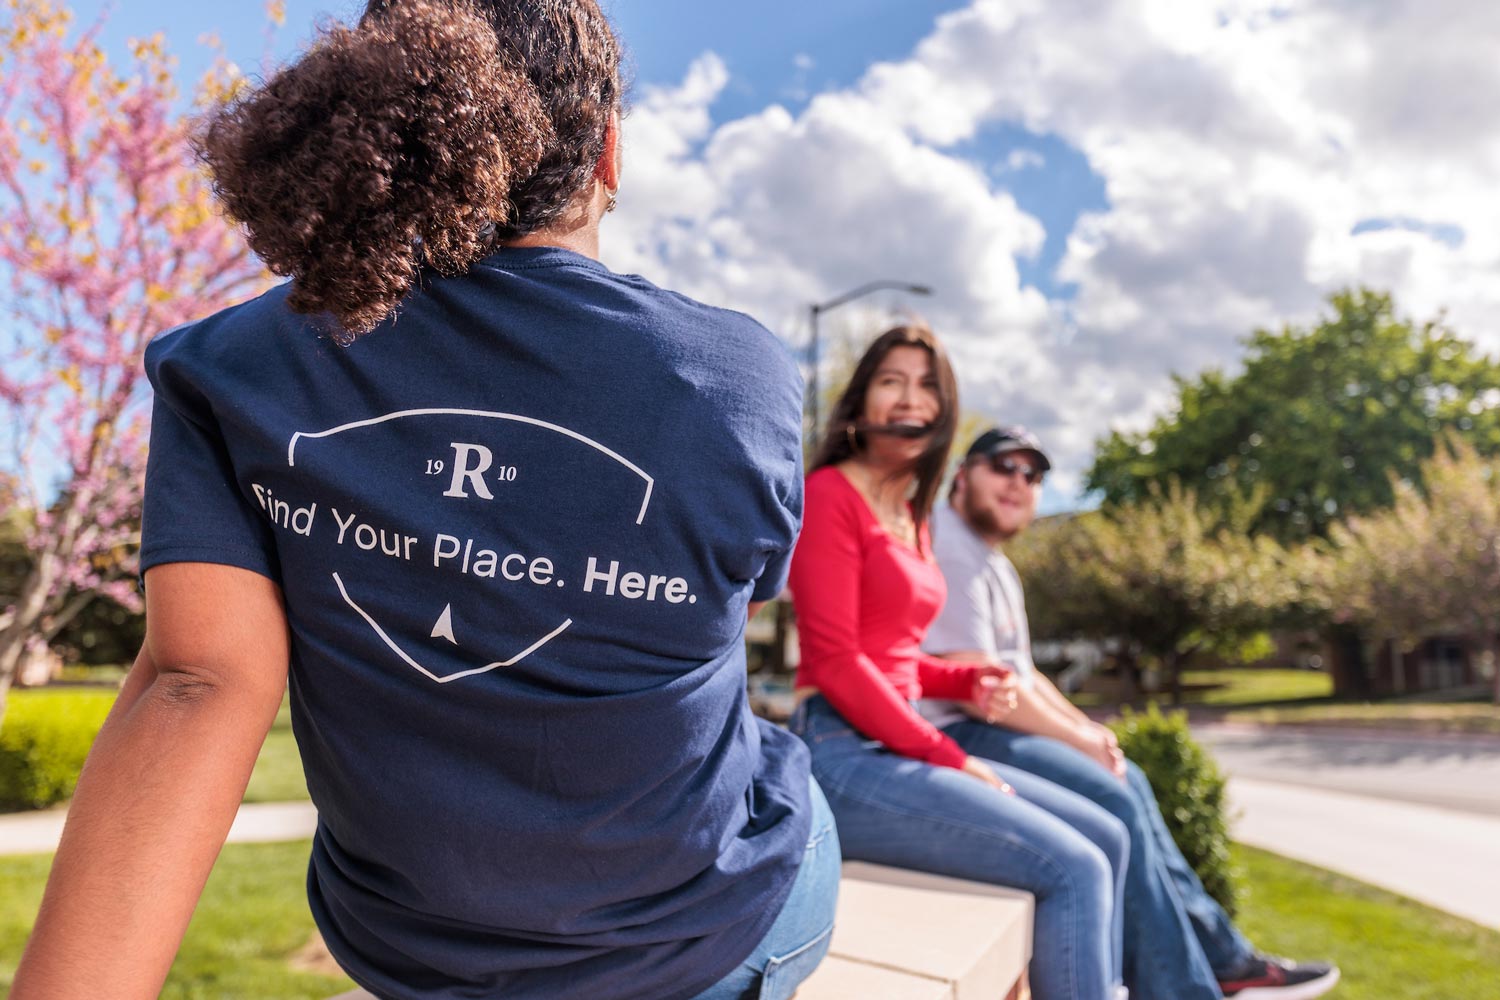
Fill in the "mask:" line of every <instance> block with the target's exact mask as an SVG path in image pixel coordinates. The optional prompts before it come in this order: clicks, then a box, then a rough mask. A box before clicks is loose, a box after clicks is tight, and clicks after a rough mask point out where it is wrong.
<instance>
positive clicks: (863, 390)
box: [810, 324, 958, 529]
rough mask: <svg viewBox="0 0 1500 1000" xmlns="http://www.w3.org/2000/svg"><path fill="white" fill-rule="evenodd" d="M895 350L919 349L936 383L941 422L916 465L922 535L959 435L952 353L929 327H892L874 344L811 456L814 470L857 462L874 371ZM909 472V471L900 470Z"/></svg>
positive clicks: (915, 508)
mask: <svg viewBox="0 0 1500 1000" xmlns="http://www.w3.org/2000/svg"><path fill="white" fill-rule="evenodd" d="M897 347H920V348H922V349H923V350H925V351H926V352H927V353H928V355H929V356H930V357H931V358H932V374H933V376H934V377H935V378H936V379H937V389H938V416H937V419H936V420H934V421H933V423H932V434H931V435H930V436H929V437H928V439H927V447H926V448H923V449H922V454H921V455H919V456H917V459H916V461H915V462H914V463H913V464H912V470H911V471H913V472H914V473H915V475H916V481H917V489H916V495H915V496H913V497H912V504H911V506H912V512H913V514H914V516H915V518H916V522H917V527H918V529H920V528H921V526H922V525H923V524H925V523H926V522H927V517H928V515H929V514H931V513H932V505H933V502H934V501H935V500H936V498H937V492H938V486H939V485H940V484H941V483H942V480H943V471H944V468H945V467H946V466H947V464H948V452H949V450H950V449H951V448H952V447H953V435H954V434H955V433H956V431H957V429H958V380H957V379H955V378H954V377H953V366H952V365H951V364H949V363H948V352H947V351H945V350H943V344H942V342H941V341H940V340H938V339H937V335H936V334H934V333H933V332H932V331H931V330H930V329H928V328H927V327H925V326H921V325H918V324H908V325H904V326H898V327H893V328H892V329H890V330H887V331H885V332H884V333H882V334H881V335H880V336H879V337H876V338H875V341H874V343H872V344H871V345H870V346H869V347H868V348H867V349H866V350H865V353H864V356H863V357H861V358H860V359H859V364H857V365H855V366H854V374H853V375H852V376H850V378H849V384H848V385H847V386H846V387H845V388H844V392H843V395H841V396H839V401H838V402H837V403H835V404H834V407H833V413H831V414H830V415H829V417H828V426H827V428H826V429H825V430H824V432H823V440H822V443H821V444H819V446H818V451H817V454H816V455H814V456H813V460H812V465H811V470H810V471H816V470H818V469H821V468H823V467H824V466H825V465H837V464H838V463H840V462H842V461H844V460H846V459H849V458H853V457H854V456H855V455H856V454H858V453H859V452H860V451H863V450H864V447H865V433H864V432H863V431H861V430H860V429H859V423H860V421H861V420H862V419H863V417H864V412H865V396H866V395H867V394H868V393H869V391H870V382H871V381H872V380H873V379H874V378H875V370H876V369H877V368H879V367H880V363H881V362H882V361H884V360H885V356H886V355H887V354H889V353H891V351H893V350H894V349H896V348H897ZM901 471H902V472H905V471H906V470H904V469H903V470H901Z"/></svg>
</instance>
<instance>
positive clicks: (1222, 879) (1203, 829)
mask: <svg viewBox="0 0 1500 1000" xmlns="http://www.w3.org/2000/svg"><path fill="white" fill-rule="evenodd" d="M1113 729H1114V731H1115V735H1116V736H1118V737H1119V739H1120V749H1122V750H1124V751H1125V756H1126V757H1128V758H1129V759H1130V760H1133V761H1135V763H1136V765H1137V766H1139V767H1140V769H1141V770H1142V771H1144V772H1146V777H1147V778H1149V779H1150V780H1151V788H1152V790H1153V791H1154V792H1156V801H1157V802H1159V803H1161V812H1162V818H1163V819H1165V820H1166V823H1167V829H1168V830H1170V831H1171V833H1172V839H1173V840H1175V841H1176V842H1177V847H1178V848H1179V849H1180V850H1181V851H1182V855H1183V857H1185V858H1187V861H1188V864H1190V865H1192V866H1193V870H1194V871H1195V872H1197V873H1198V878H1199V879H1201V880H1202V882H1203V888H1204V889H1206V890H1208V894H1209V895H1210V896H1212V897H1213V898H1214V899H1216V900H1218V902H1219V905H1220V906H1222V907H1224V909H1225V910H1226V911H1227V912H1228V913H1230V914H1233V913H1234V912H1235V910H1236V909H1237V904H1238V902H1239V894H1240V888H1239V884H1238V874H1237V873H1236V872H1235V871H1234V869H1233V866H1232V865H1231V864H1230V859H1229V827H1228V822H1227V820H1226V818H1225V815H1224V809H1225V806H1224V783H1225V779H1224V775H1223V773H1221V772H1220V771H1219V766H1218V764H1216V763H1214V759H1213V758H1212V757H1211V756H1209V754H1208V752H1207V751H1206V750H1204V749H1203V747H1202V746H1200V745H1199V744H1198V742H1197V741H1196V740H1194V739H1193V737H1192V734H1191V733H1190V732H1189V730H1188V722H1187V713H1185V712H1181V711H1177V712H1172V713H1171V714H1169V715H1162V713H1161V712H1160V711H1159V710H1158V709H1157V707H1156V704H1155V703H1154V702H1153V703H1152V704H1151V705H1150V707H1149V708H1148V709H1147V711H1145V712H1132V711H1131V710H1130V709H1128V708H1127V709H1125V712H1124V715H1123V717H1122V718H1121V719H1120V720H1119V721H1118V722H1116V723H1114V725H1113Z"/></svg>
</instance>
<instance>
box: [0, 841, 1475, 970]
mask: <svg viewBox="0 0 1500 1000" xmlns="http://www.w3.org/2000/svg"><path fill="white" fill-rule="evenodd" d="M307 852H308V844H307V842H306V841H303V842H300V843H291V844H253V845H252V844H243V845H230V846H229V847H226V848H225V849H224V854H223V856H222V857H221V858H220V860H219V864H218V866H217V867H216V868H215V869H214V874H213V877H212V878H211V879H210V880H209V883H208V889H207V891H206V892H205V894H204V897H203V902H202V903H201V904H200V905H199V907H198V913H197V915H196V916H195V917H194V918H193V924H192V927H191V928H190V929H189V931H188V935H187V939H186V941H185V942H184V943H183V948H182V951H181V953H180V954H179V956H178V959H177V964H176V965H175V966H173V969H172V976H171V979H170V980H169V981H168V984H167V988H166V990H165V991H164V992H163V993H162V996H163V997H165V998H168V1000H210V998H212V1000H240V998H244V1000H251V998H254V1000H262V998H265V997H276V998H278V1000H324V998H327V997H330V996H333V995H335V994H337V993H339V992H340V991H341V990H344V989H348V988H350V987H349V984H348V982H347V981H344V980H339V979H334V978H331V977H328V976H323V975H317V974H313V973H309V972H299V971H296V970H294V969H292V968H291V967H290V965H289V963H290V962H291V960H292V958H293V956H295V955H296V954H297V953H298V951H299V950H301V949H302V948H303V947H304V946H305V945H306V943H307V941H308V940H309V938H310V937H311V935H312V933H313V925H312V917H311V916H310V915H309V914H308V912H307V904H306V901H305V899H304V896H303V875H304V870H305V866H306V863H307ZM1235 860H1236V863H1237V864H1238V865H1239V866H1240V868H1241V869H1242V871H1244V873H1245V885H1246V886H1247V887H1248V888H1249V892H1248V893H1247V894H1246V898H1245V900H1244V903H1243V906H1242V909H1241V913H1240V919H1239V922H1240V926H1241V927H1242V928H1243V929H1244V930H1245V932H1246V933H1247V934H1248V935H1249V936H1250V939H1251V940H1253V941H1254V942H1255V943H1256V944H1257V945H1258V946H1259V947H1261V948H1263V949H1265V950H1267V951H1271V952H1275V953H1280V954H1286V955H1291V956H1293V957H1300V958H1328V959H1332V960H1333V961H1335V962H1337V963H1338V964H1339V966H1340V967H1341V968H1342V969H1343V973H1344V979H1343V983H1342V985H1340V986H1339V988H1338V989H1337V990H1336V991H1335V992H1334V993H1333V994H1331V995H1330V996H1331V1000H1457V998H1460V997H1462V998H1471V997H1472V998H1480V997H1500V932H1496V931H1491V930H1486V929H1484V928H1481V927H1477V926H1475V925H1474V924H1471V923H1468V922H1466V921H1463V920H1459V919H1458V918H1456V917H1450V916H1447V915H1446V914H1443V913H1439V912H1437V911H1435V910H1432V909H1429V908H1427V907H1425V906H1421V905H1419V904H1417V903H1413V902H1411V901H1410V900H1407V899H1403V898H1402V897H1399V896H1395V895H1392V894H1390V893H1388V892H1384V891H1382V890H1379V889H1374V888H1371V887H1370V886H1367V885H1364V884H1362V883H1359V882H1355V881H1353V880H1352V879H1347V878H1344V877H1342V876H1339V875H1333V874H1331V873H1329V872H1325V871H1321V870H1320V869H1317V868H1311V867H1308V866H1307V865H1302V864H1298V863H1297V862H1294V861H1288V860H1286V859H1284V858H1280V857H1277V856H1276V855H1274V854H1267V853H1265V852H1263V851H1257V850H1253V849H1251V848H1245V847H1241V848H1237V849H1236V852H1235ZM49 862H50V858H48V857H29V858H0V987H8V986H9V984H10V981H11V978H12V977H13V975H14V973H15V966H16V962H17V961H18V960H19V958H20V952H21V946H22V943H23V942H24V940H25V937H26V934H27V929H28V928H29V927H30V924H31V920H32V918H33V916H34V915H35V913H36V907H37V904H38V902H39V900H40V899H41V893H42V882H43V879H44V878H45V877H46V871H47V865H48V864H49Z"/></svg>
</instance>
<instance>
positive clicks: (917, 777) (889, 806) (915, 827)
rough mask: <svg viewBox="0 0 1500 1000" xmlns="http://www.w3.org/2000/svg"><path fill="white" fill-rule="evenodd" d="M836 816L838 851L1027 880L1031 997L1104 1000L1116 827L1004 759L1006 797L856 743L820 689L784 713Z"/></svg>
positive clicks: (993, 878) (1114, 956)
mask: <svg viewBox="0 0 1500 1000" xmlns="http://www.w3.org/2000/svg"><path fill="white" fill-rule="evenodd" d="M791 729H792V732H794V733H796V734H797V735H798V736H800V737H802V739H803V741H804V742H806V743H807V745H808V747H809V748H810V749H811V750H812V762H813V775H814V777H816V778H817V780H818V783H819V784H820V785H821V786H822V787H823V791H824V792H825V793H826V794H827V795H828V802H829V804H830V805H831V806H832V807H833V814H834V817H835V818H836V819H837V820H838V828H839V840H840V842H841V843H842V845H843V849H844V857H846V858H857V859H860V860H864V861H872V862H875V863H878V864H886V865H894V866H896V867H900V868H912V869H916V870H919V871H927V872H933V873H935V874H939V875H951V876H955V877H957V878H967V879H973V880H975V881H979V882H989V883H992V884H995V885H1005V886H1012V887H1014V888H1017V889H1025V890H1027V891H1029V892H1031V893H1032V894H1033V895H1034V896H1035V897H1036V924H1035V937H1034V940H1035V946H1034V949H1033V956H1032V962H1031V988H1032V992H1033V994H1034V995H1035V997H1036V1000H1108V998H1110V997H1112V996H1113V995H1114V992H1113V990H1114V986H1115V984H1117V983H1118V982H1119V980H1120V965H1119V954H1120V950H1119V949H1120V945H1119V924H1118V921H1117V917H1118V914H1119V911H1120V907H1119V905H1118V901H1119V899H1120V896H1121V893H1122V892H1123V890H1124V877H1125V865H1126V860H1127V856H1128V851H1129V845H1128V843H1127V841H1128V836H1127V834H1126V833H1125V828H1124V825H1123V824H1121V823H1120V821H1119V820H1117V819H1115V818H1114V817H1113V816H1111V815H1109V813H1108V812H1106V811H1105V810H1104V809H1102V808H1100V807H1099V806H1096V805H1094V804H1093V803H1091V802H1089V801H1087V800H1086V799H1084V798H1083V797H1082V796H1079V795H1075V794H1073V793H1072V792H1069V791H1066V790H1064V789H1061V788H1058V787H1057V786H1055V785H1053V784H1051V783H1050V782H1048V781H1044V780H1042V779H1040V778H1037V777H1036V776H1034V775H1031V774H1026V773H1025V772H1022V771H1019V770H1016V769H1014V768H1007V767H1005V766H1003V765H999V766H996V768H995V770H996V773H998V774H999V775H1000V776H1001V777H1002V778H1003V779H1005V781H1007V782H1009V783H1010V784H1011V785H1012V786H1013V787H1014V788H1015V789H1016V791H1017V792H1018V795H1016V796H1010V795H1006V794H1004V793H1002V792H1000V791H998V790H997V789H995V788H992V787H990V786H989V785H986V784H985V783H983V782H982V781H980V780H978V779H977V778H974V777H972V776H971V775H967V774H964V773H962V772H960V771H956V770H954V769H952V768H947V767H938V766H935V765H932V764H928V763H925V762H923V761H919V760H911V759H910V758H907V757H902V756H900V755H898V754H894V753H891V752H890V751H888V750H886V749H884V748H883V747H881V746H880V744H879V743H875V742H873V741H869V740H866V739H865V738H864V737H863V736H861V735H860V734H859V733H857V732H855V731H854V729H853V728H852V727H851V726H850V725H849V723H848V722H846V721H844V719H843V718H842V717H840V716H839V715H838V714H837V713H836V712H835V711H834V710H833V708H832V706H830V705H829V704H828V702H827V701H826V700H825V699H824V698H822V697H821V696H818V697H814V698H811V699H809V700H808V701H806V702H804V703H803V704H802V705H801V706H800V707H799V708H798V709H797V712H796V714H794V715H793V716H792V721H791Z"/></svg>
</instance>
